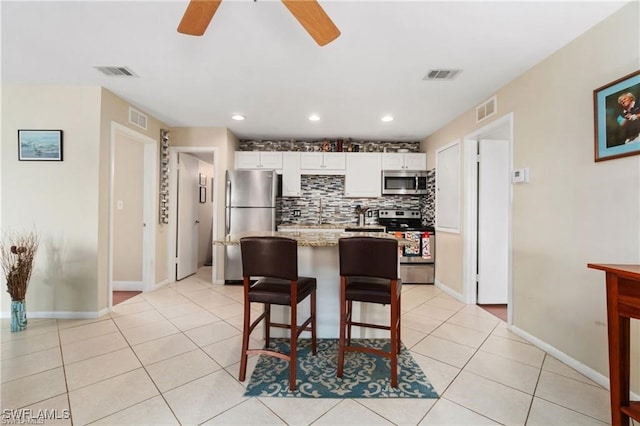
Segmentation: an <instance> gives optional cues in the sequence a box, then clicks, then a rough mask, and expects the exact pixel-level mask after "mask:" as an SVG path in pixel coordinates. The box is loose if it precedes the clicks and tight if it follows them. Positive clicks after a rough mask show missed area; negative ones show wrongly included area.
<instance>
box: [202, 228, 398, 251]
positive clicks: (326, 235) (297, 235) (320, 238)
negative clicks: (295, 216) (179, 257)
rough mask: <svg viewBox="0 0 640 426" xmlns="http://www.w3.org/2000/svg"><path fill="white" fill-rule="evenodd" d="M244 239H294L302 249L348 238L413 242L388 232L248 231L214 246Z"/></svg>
mask: <svg viewBox="0 0 640 426" xmlns="http://www.w3.org/2000/svg"><path fill="white" fill-rule="evenodd" d="M243 237H287V238H293V239H294V240H296V241H298V245H299V246H300V247H337V246H338V240H339V239H340V238H346V237H379V238H392V239H396V240H398V244H399V245H401V246H405V245H410V244H411V241H409V240H405V239H404V238H397V237H396V236H394V235H393V234H388V233H386V232H327V231H326V230H325V231H321V232H313V231H306V232H295V231H289V232H287V231H262V232H256V231H253V232H252V231H248V232H242V233H238V234H230V235H227V236H226V237H225V239H224V240H216V241H214V242H213V245H216V246H234V245H239V244H240V239H241V238H243Z"/></svg>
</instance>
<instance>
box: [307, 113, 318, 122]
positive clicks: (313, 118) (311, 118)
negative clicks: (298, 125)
mask: <svg viewBox="0 0 640 426" xmlns="http://www.w3.org/2000/svg"><path fill="white" fill-rule="evenodd" d="M309 121H320V116H319V115H318V114H311V115H310V116H309Z"/></svg>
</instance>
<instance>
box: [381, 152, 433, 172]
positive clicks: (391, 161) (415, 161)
mask: <svg viewBox="0 0 640 426" xmlns="http://www.w3.org/2000/svg"><path fill="white" fill-rule="evenodd" d="M382 169H383V170H427V154H425V153H423V152H408V153H401V152H392V153H383V154H382Z"/></svg>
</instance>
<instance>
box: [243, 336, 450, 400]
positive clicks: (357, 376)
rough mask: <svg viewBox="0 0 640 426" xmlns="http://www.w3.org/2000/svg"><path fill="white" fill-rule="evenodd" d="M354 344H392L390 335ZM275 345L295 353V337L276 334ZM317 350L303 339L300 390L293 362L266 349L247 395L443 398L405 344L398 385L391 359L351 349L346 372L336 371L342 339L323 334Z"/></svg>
mask: <svg viewBox="0 0 640 426" xmlns="http://www.w3.org/2000/svg"><path fill="white" fill-rule="evenodd" d="M352 344H353V345H363V346H369V347H377V348H380V349H383V348H384V350H388V347H389V344H390V340H389V339H354V340H352ZM271 346H272V347H276V348H277V349H278V350H280V351H282V352H285V353H289V339H271ZM317 352H318V353H317V354H316V355H315V356H314V355H313V353H312V352H311V339H300V340H299V341H298V354H297V355H298V362H297V364H298V371H297V376H298V377H297V380H296V381H297V383H298V388H297V390H295V391H293V392H290V391H289V363H288V362H287V361H284V360H282V359H279V358H275V357H271V356H265V355H260V359H259V360H258V364H257V365H256V367H255V369H254V370H253V374H252V375H251V381H250V382H249V385H248V386H247V389H246V392H245V394H244V395H245V396H275V397H293V398H438V394H437V393H436V391H435V390H434V389H433V386H431V383H429V380H427V377H426V376H425V374H424V373H423V372H422V370H421V369H420V366H418V364H417V363H416V362H415V360H414V359H413V357H412V356H411V354H410V353H409V351H408V350H407V349H406V348H405V346H404V345H402V351H401V352H400V355H399V357H398V366H399V368H400V371H399V373H398V387H397V388H393V387H391V375H390V373H389V365H390V361H389V359H387V358H384V357H380V356H375V355H371V354H367V353H363V352H347V353H346V354H345V362H344V372H343V375H342V378H341V379H340V378H338V377H337V376H336V369H337V365H336V364H337V361H338V339H318V347H317Z"/></svg>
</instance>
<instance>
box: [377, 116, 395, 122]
mask: <svg viewBox="0 0 640 426" xmlns="http://www.w3.org/2000/svg"><path fill="white" fill-rule="evenodd" d="M380 120H382V121H384V122H385V123H387V122H389V121H393V116H392V115H385V116H383V117H382V118H381V119H380Z"/></svg>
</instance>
